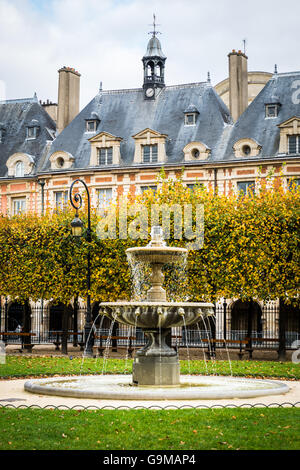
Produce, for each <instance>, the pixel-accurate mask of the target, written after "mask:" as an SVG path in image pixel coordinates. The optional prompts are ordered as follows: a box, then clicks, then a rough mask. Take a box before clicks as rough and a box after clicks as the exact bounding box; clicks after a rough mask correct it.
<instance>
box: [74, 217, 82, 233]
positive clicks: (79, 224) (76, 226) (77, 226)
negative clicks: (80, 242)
mask: <svg viewBox="0 0 300 470" xmlns="http://www.w3.org/2000/svg"><path fill="white" fill-rule="evenodd" d="M71 229H72V235H73V236H74V237H81V236H82V231H83V222H82V221H81V220H80V219H79V217H75V219H73V220H72V222H71Z"/></svg>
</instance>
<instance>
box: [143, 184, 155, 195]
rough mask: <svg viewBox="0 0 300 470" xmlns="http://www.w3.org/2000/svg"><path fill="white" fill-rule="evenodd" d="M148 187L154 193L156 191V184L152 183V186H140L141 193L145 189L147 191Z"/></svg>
mask: <svg viewBox="0 0 300 470" xmlns="http://www.w3.org/2000/svg"><path fill="white" fill-rule="evenodd" d="M148 189H151V191H153V192H154V194H155V193H156V191H157V186H156V185H152V186H141V193H142V194H143V193H144V192H145V191H148Z"/></svg>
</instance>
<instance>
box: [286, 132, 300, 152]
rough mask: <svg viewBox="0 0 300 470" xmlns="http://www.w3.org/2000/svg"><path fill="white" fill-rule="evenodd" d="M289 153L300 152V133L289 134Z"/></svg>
mask: <svg viewBox="0 0 300 470" xmlns="http://www.w3.org/2000/svg"><path fill="white" fill-rule="evenodd" d="M288 143H289V145H288V153H289V154H298V153H300V135H289V136H288Z"/></svg>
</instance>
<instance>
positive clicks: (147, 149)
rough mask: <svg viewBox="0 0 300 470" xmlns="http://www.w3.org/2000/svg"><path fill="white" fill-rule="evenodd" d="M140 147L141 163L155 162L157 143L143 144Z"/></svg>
mask: <svg viewBox="0 0 300 470" xmlns="http://www.w3.org/2000/svg"><path fill="white" fill-rule="evenodd" d="M142 148H143V163H156V162H157V160H158V146H157V144H153V145H143V146H142Z"/></svg>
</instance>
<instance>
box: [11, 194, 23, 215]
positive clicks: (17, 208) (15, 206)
mask: <svg viewBox="0 0 300 470" xmlns="http://www.w3.org/2000/svg"><path fill="white" fill-rule="evenodd" d="M12 212H13V215H19V214H24V213H25V212H26V198H25V197H20V198H14V199H12Z"/></svg>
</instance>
